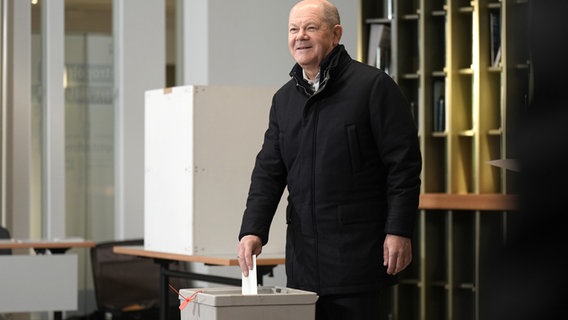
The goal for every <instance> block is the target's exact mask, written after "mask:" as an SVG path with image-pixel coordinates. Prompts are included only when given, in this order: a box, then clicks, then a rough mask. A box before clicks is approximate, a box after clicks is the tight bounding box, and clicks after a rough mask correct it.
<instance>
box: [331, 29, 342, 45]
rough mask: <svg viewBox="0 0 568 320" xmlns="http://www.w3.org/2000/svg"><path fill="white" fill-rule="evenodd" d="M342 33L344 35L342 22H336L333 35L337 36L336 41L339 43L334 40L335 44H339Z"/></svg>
mask: <svg viewBox="0 0 568 320" xmlns="http://www.w3.org/2000/svg"><path fill="white" fill-rule="evenodd" d="M342 35H343V26H341V25H340V24H336V25H335V26H333V37H334V38H335V41H337V43H335V41H334V45H338V44H339V41H340V40H341V36H342Z"/></svg>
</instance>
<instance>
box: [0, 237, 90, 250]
mask: <svg viewBox="0 0 568 320" xmlns="http://www.w3.org/2000/svg"><path fill="white" fill-rule="evenodd" d="M94 246H95V242H94V241H89V240H83V239H80V238H63V239H53V240H41V239H40V240H27V239H26V240H20V239H2V240H0V249H34V251H35V252H36V253H38V254H43V253H46V252H47V251H49V252H50V253H65V252H66V251H67V250H69V249H71V248H91V247H94Z"/></svg>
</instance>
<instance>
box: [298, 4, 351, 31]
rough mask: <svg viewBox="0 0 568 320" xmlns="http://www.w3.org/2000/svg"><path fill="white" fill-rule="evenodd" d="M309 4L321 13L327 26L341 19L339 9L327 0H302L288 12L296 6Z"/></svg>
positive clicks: (337, 22) (338, 22) (336, 23)
mask: <svg viewBox="0 0 568 320" xmlns="http://www.w3.org/2000/svg"><path fill="white" fill-rule="evenodd" d="M306 6H311V7H313V8H315V9H316V10H318V11H319V12H320V13H321V19H322V21H323V22H324V23H325V24H326V25H327V26H328V27H333V26H335V25H338V24H341V19H340V18H339V11H338V10H337V8H336V7H335V6H334V5H333V4H332V3H331V2H329V1H327V0H302V1H300V2H298V3H296V5H294V7H292V10H291V11H290V14H292V12H293V11H294V10H296V9H298V8H301V7H306Z"/></svg>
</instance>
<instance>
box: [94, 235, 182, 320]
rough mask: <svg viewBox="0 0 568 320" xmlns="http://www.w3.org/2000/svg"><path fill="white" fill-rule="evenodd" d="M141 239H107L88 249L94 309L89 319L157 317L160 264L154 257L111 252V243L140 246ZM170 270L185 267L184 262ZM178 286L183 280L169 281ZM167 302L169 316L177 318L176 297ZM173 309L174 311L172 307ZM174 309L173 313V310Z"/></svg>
mask: <svg viewBox="0 0 568 320" xmlns="http://www.w3.org/2000/svg"><path fill="white" fill-rule="evenodd" d="M142 245H144V240H143V239H131V240H122V241H108V242H101V243H98V244H96V245H95V246H94V247H92V248H91V250H90V253H91V265H92V269H93V280H94V289H95V300H96V303H97V310H96V311H95V312H94V313H93V314H92V315H91V317H90V320H91V319H92V320H98V319H104V320H108V319H109V318H111V319H113V320H115V319H119V320H143V319H144V320H145V319H151V320H154V319H158V318H159V308H160V306H159V300H160V292H159V290H160V281H159V277H160V265H159V264H158V263H155V262H154V259H150V258H142V257H136V256H131V255H123V254H117V253H114V252H113V247H114V246H142ZM172 269H177V270H180V271H182V270H185V265H184V264H177V265H175V266H173V268H172ZM173 285H175V286H176V287H178V288H181V287H184V286H187V285H188V281H187V280H182V279H179V280H177V281H175V282H173ZM170 300H171V301H169V304H168V306H167V307H168V308H170V310H171V311H170V312H169V314H170V315H171V316H172V317H171V319H170V320H172V319H176V320H177V319H179V317H180V313H179V310H178V306H179V300H178V299H177V296H172V299H170ZM174 309H175V310H174ZM176 311H177V312H176Z"/></svg>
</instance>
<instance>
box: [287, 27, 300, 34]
mask: <svg viewBox="0 0 568 320" xmlns="http://www.w3.org/2000/svg"><path fill="white" fill-rule="evenodd" d="M288 32H290V33H296V32H298V29H297V28H290V30H289V31H288Z"/></svg>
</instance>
